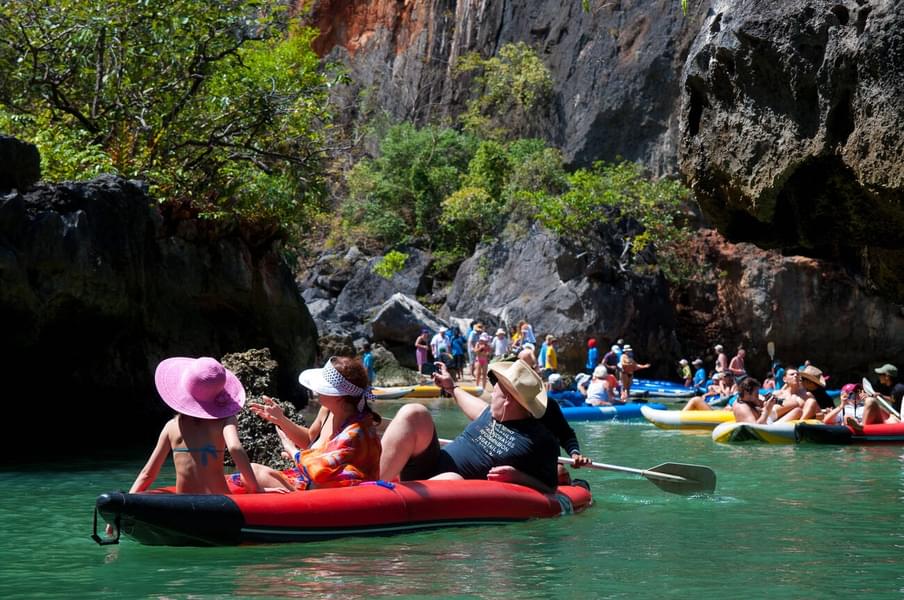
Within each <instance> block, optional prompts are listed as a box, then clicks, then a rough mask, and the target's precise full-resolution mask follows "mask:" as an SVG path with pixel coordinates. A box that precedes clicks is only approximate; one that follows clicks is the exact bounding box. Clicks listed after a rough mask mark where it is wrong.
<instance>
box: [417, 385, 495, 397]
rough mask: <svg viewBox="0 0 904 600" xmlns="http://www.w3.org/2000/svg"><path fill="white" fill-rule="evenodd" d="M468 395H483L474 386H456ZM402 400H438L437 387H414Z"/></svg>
mask: <svg viewBox="0 0 904 600" xmlns="http://www.w3.org/2000/svg"><path fill="white" fill-rule="evenodd" d="M458 387H460V388H461V389H463V390H464V391H466V392H468V393H469V394H473V395H474V396H480V395H481V394H483V388H482V387H480V386H476V385H460V386H458ZM403 397H404V398H439V397H440V393H439V387H438V386H435V385H416V386H414V387H413V388H412V389H411V391H410V392H409V393H407V394H405V395H404V396H403Z"/></svg>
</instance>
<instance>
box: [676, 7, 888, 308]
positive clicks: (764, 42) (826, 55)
mask: <svg viewBox="0 0 904 600" xmlns="http://www.w3.org/2000/svg"><path fill="white" fill-rule="evenodd" d="M902 27H904V4H902V3H900V2H890V1H863V0H856V1H831V2H829V1H814V0H792V1H788V2H774V3H763V2H757V1H754V0H745V1H740V2H724V3H714V4H713V9H712V11H711V12H710V13H709V14H708V15H707V17H706V20H705V22H704V23H703V27H702V28H701V30H700V33H699V34H698V36H697V39H696V40H695V41H694V43H693V46H692V48H691V50H690V54H689V56H688V60H687V64H686V68H685V72H684V84H683V98H684V100H683V107H682V110H681V143H680V146H679V159H680V166H681V170H682V172H683V173H684V174H685V176H686V177H687V179H688V181H689V183H690V185H691V186H692V187H693V189H694V191H695V192H696V195H697V198H698V200H699V202H700V204H701V206H702V208H703V210H704V212H705V213H706V215H707V216H708V218H710V219H711V220H712V222H713V223H714V224H715V226H716V227H717V228H718V229H719V230H720V231H721V232H723V233H724V234H725V235H726V236H727V237H728V238H729V239H731V240H734V241H750V242H755V243H756V244H757V245H759V246H761V247H771V248H780V249H782V250H783V252H784V253H786V254H804V255H807V256H811V257H817V258H826V259H830V260H832V261H833V262H835V263H837V264H841V265H845V266H846V267H847V268H848V269H849V270H850V271H851V272H853V273H855V274H857V275H863V276H865V277H864V279H865V280H866V281H867V283H868V284H869V285H873V286H877V287H878V289H879V290H880V291H881V292H882V293H883V294H884V295H886V296H887V297H889V298H891V299H893V300H895V301H897V302H904V276H902V275H901V273H904V250H902V248H904V208H902V207H904V130H902V128H901V123H902V121H904V37H902V36H901V34H900V32H901V28H902Z"/></svg>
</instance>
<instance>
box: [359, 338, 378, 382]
mask: <svg viewBox="0 0 904 600" xmlns="http://www.w3.org/2000/svg"><path fill="white" fill-rule="evenodd" d="M362 349H363V350H364V356H363V357H362V358H361V361H362V362H363V363H364V368H365V369H367V379H368V381H370V383H371V385H372V384H373V382H374V381H376V379H377V370H376V368H374V355H373V354H371V353H370V343H369V342H364V346H362Z"/></svg>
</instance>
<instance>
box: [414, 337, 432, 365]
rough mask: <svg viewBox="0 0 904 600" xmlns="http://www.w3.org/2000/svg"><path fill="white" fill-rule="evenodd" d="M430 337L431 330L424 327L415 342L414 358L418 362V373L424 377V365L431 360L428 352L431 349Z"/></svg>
mask: <svg viewBox="0 0 904 600" xmlns="http://www.w3.org/2000/svg"><path fill="white" fill-rule="evenodd" d="M429 335H430V330H429V329H427V328H426V327H424V328H423V329H421V334H420V335H419V336H417V339H415V340H414V358H415V360H416V361H417V372H418V373H420V374H422V375H423V373H424V365H425V364H427V361H428V360H429V357H428V356H427V351H428V350H429V349H430V345H429V343H428V340H429V337H428V336H429Z"/></svg>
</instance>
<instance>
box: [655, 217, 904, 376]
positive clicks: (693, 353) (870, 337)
mask: <svg viewBox="0 0 904 600" xmlns="http://www.w3.org/2000/svg"><path fill="white" fill-rule="evenodd" d="M693 247H694V250H695V252H696V253H697V254H698V255H699V256H700V260H701V261H702V262H704V263H705V264H707V265H708V266H709V271H708V277H707V283H705V284H703V285H693V286H687V287H684V288H679V289H673V290H672V300H673V305H674V306H675V310H676V313H677V315H678V319H677V321H678V324H677V329H676V335H677V337H678V338H679V339H681V340H682V346H683V349H684V351H685V352H686V355H687V357H688V358H691V357H697V356H699V357H701V358H703V359H704V360H706V362H707V366H708V367H709V368H712V365H713V361H714V360H715V355H714V353H713V349H712V345H713V344H714V343H716V342H721V343H722V344H723V345H724V346H725V348H726V351H727V352H733V351H734V350H735V349H736V347H737V346H738V345H743V346H744V347H745V348H746V349H747V366H748V370H749V372H750V373H752V374H753V375H755V376H757V377H759V378H762V377H763V376H764V374H765V373H766V371H767V370H768V366H769V357H768V354H767V352H766V344H767V342H769V341H772V342H774V343H775V347H776V358H777V359H780V360H782V361H784V363H785V364H793V365H798V364H801V363H803V361H804V360H806V359H809V360H810V361H811V362H812V363H813V364H814V365H817V366H819V367H820V368H822V369H823V370H825V371H826V372H828V373H831V374H832V376H833V377H834V380H833V381H832V384H833V386H834V387H838V385H840V384H843V383H846V382H848V381H859V380H860V378H861V377H863V375H864V374H869V373H871V370H872V369H873V368H875V367H878V366H879V365H881V364H884V363H886V362H889V361H891V362H894V361H895V360H897V357H900V356H901V354H902V352H904V341H902V340H904V311H902V310H901V307H900V305H898V304H896V303H894V302H890V301H888V300H887V299H884V298H882V297H881V296H878V295H876V294H875V293H872V292H870V291H869V290H868V288H867V286H865V285H864V282H863V280H862V278H858V277H855V276H852V275H851V274H850V273H849V272H848V270H847V269H845V268H844V267H841V266H839V265H834V264H832V263H829V262H826V261H822V260H817V259H812V258H807V257H803V256H789V257H783V256H780V255H779V254H778V253H776V252H772V251H768V250H762V249H760V248H758V247H757V246H755V245H753V244H750V243H739V244H732V243H730V242H727V241H726V240H725V239H724V238H723V237H722V236H721V235H720V234H719V233H718V232H716V231H713V230H703V231H701V233H700V236H699V237H698V238H697V239H696V240H695V241H694V244H693Z"/></svg>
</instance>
